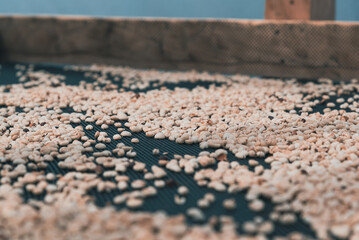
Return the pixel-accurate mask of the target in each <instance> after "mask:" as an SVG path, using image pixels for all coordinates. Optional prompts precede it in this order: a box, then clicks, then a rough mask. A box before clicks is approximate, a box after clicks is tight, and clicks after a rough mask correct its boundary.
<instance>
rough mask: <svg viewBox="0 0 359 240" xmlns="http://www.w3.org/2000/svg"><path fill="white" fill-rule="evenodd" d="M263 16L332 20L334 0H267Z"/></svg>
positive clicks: (268, 17) (333, 16)
mask: <svg viewBox="0 0 359 240" xmlns="http://www.w3.org/2000/svg"><path fill="white" fill-rule="evenodd" d="M265 18H266V19H278V20H285V19H294V20H334V19H335V0H267V1H266V11H265Z"/></svg>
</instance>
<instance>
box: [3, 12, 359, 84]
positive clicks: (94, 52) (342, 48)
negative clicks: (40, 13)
mask: <svg viewBox="0 0 359 240" xmlns="http://www.w3.org/2000/svg"><path fill="white" fill-rule="evenodd" d="M0 54H1V55H0V56H1V58H2V60H3V61H20V62H56V63H75V64H79V63H80V64H91V63H105V64H116V65H117V64H118V65H127V66H132V67H141V68H159V69H174V70H189V69H196V70H206V71H211V72H224V73H243V74H251V75H259V76H273V77H296V78H309V79H313V78H319V77H328V78H332V79H341V80H348V79H352V78H358V77H359V23H340V22H301V21H262V20H261V21H248V20H179V19H124V18H89V17H25V16H2V17H0Z"/></svg>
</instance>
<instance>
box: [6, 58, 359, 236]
mask: <svg viewBox="0 0 359 240" xmlns="http://www.w3.org/2000/svg"><path fill="white" fill-rule="evenodd" d="M34 70H35V71H36V70H44V71H47V72H50V73H54V74H61V75H64V76H66V79H65V82H66V83H67V84H70V85H76V84H78V83H79V81H80V80H87V81H92V79H90V78H88V77H85V76H84V72H81V71H72V70H66V71H65V70H64V68H63V65H54V64H52V65H48V64H36V65H35V67H34ZM16 72H17V70H16V69H15V68H14V64H10V63H4V64H2V68H1V69H0V84H2V85H4V84H5V85H7V84H14V83H18V77H16ZM108 78H109V79H110V78H111V76H108ZM118 84H119V85H120V84H121V82H119V83H118ZM209 84H210V83H208V82H197V83H189V82H183V83H180V84H169V85H167V87H168V88H174V87H175V86H180V87H185V88H193V87H195V86H198V85H202V86H205V87H208V86H209ZM151 88H153V87H151ZM151 88H149V89H151ZM147 90H148V89H146V90H141V91H147ZM137 91H140V90H137ZM353 94H354V92H349V93H348V92H347V93H343V95H342V96H340V97H345V98H347V97H349V96H352V95H353ZM337 97H339V96H337ZM333 98H335V97H332V99H331V100H333ZM1 107H6V106H0V108H1ZM324 107H325V103H321V104H318V105H317V106H315V107H313V111H314V112H322V111H323V109H324ZM337 107H339V106H337ZM17 111H21V109H19V108H17ZM67 111H69V112H71V111H72V109H70V108H69V109H67ZM347 111H350V110H349V109H347ZM122 123H124V122H122ZM81 124H83V126H86V125H87V123H86V124H85V123H81ZM74 126H76V125H74ZM93 126H94V130H95V131H86V135H87V136H88V137H89V138H90V139H95V138H94V133H95V132H96V130H99V131H103V130H101V129H100V128H99V127H98V126H97V125H95V124H93ZM125 128H126V127H125ZM126 129H127V128H126ZM106 131H107V132H108V134H109V136H110V137H112V136H113V135H114V134H116V133H117V132H116V128H115V127H114V126H110V128H109V129H107V130H106ZM132 137H136V138H138V139H139V140H140V142H139V143H137V144H133V143H131V139H130V138H122V139H121V140H117V141H112V142H111V143H109V144H107V147H108V150H112V149H114V148H115V146H116V144H117V143H119V142H123V143H125V144H126V145H127V146H132V147H133V148H134V150H135V151H136V152H137V156H136V157H135V159H136V160H138V161H145V162H146V164H147V167H150V166H151V165H153V164H157V163H158V156H154V155H153V154H152V150H153V149H154V148H158V149H160V151H161V153H164V152H168V153H169V154H168V157H169V158H172V157H173V154H180V155H184V154H192V155H197V154H198V153H199V152H201V151H202V150H201V149H200V148H199V146H198V145H197V144H192V145H183V144H177V143H175V142H172V141H170V140H166V139H165V140H155V139H153V138H148V137H146V136H145V134H144V133H143V132H140V133H133V136H132ZM95 151H96V150H95ZM209 151H214V149H210V150H209ZM91 154H92V153H89V155H91ZM228 159H229V161H235V160H236V158H235V157H234V155H233V154H232V153H229V155H228ZM248 159H249V158H248ZM248 159H245V160H241V164H246V165H248ZM251 159H253V158H251ZM258 160H261V161H259V162H260V163H261V164H263V166H264V167H265V168H268V167H269V165H268V164H266V163H265V162H264V161H263V159H258ZM248 166H249V165H248ZM250 169H253V167H250ZM66 171H67V170H63V169H60V168H58V166H57V162H56V161H55V162H51V163H50V164H49V166H48V168H47V169H46V172H53V173H56V174H65V173H66ZM126 174H128V176H129V177H130V178H131V179H136V178H142V173H138V172H135V171H133V170H129V171H127V172H126ZM168 179H174V180H175V182H177V183H178V184H180V185H185V186H187V187H188V188H189V190H190V194H189V196H188V198H187V201H186V203H185V204H184V205H180V206H179V205H176V204H175V203H174V200H173V199H174V195H175V193H176V191H177V188H176V187H174V186H171V185H169V186H166V187H165V188H163V189H158V195H157V196H155V197H153V198H149V199H147V200H146V201H145V204H144V206H143V207H142V208H140V209H139V211H158V210H162V211H165V212H167V213H168V214H170V215H173V214H178V213H185V211H186V209H188V208H189V207H195V206H196V205H197V200H198V199H200V198H202V197H203V195H204V194H205V193H207V192H212V193H214V194H215V195H216V201H215V203H214V204H213V205H212V206H211V207H210V208H208V209H205V210H204V213H205V215H206V217H207V219H208V218H209V217H210V216H219V215H228V216H233V217H234V219H235V221H236V222H238V223H243V222H245V221H248V220H253V219H255V218H256V217H258V216H260V217H262V218H263V219H268V218H269V214H270V213H271V211H272V209H273V204H271V202H270V201H269V200H268V199H264V200H265V202H266V204H265V206H266V207H265V209H264V210H263V211H261V212H260V213H255V212H252V211H251V210H250V209H249V208H248V201H247V200H246V199H245V192H241V193H237V194H235V195H230V194H228V193H221V192H215V191H214V190H211V189H208V188H206V187H199V186H198V185H197V183H196V182H195V181H194V180H193V177H192V176H189V175H187V174H185V173H173V172H168V176H167V180H168ZM148 183H149V184H150V185H151V184H152V183H151V182H148ZM117 193H118V192H117V190H116V191H112V192H104V193H98V192H97V191H96V190H92V191H91V193H90V195H91V196H92V197H93V198H94V201H95V203H96V204H97V205H99V206H105V205H108V204H114V203H113V198H114V196H116V194H117ZM23 197H24V200H25V201H28V200H29V199H38V200H42V199H43V198H44V195H41V196H35V195H32V194H30V193H28V192H26V191H25V194H24V196H23ZM229 197H235V199H236V203H237V206H238V207H237V209H236V210H235V211H227V210H225V209H224V208H223V207H222V201H223V200H224V199H226V198H229ZM116 207H117V208H118V209H121V208H123V206H122V205H121V206H119V205H118V206H116ZM298 219H299V220H298V221H297V222H296V223H295V224H292V225H283V224H281V223H278V222H276V223H275V231H274V232H273V233H272V234H271V235H270V236H269V237H271V236H274V235H275V236H278V235H287V234H289V233H291V232H294V231H297V232H301V233H303V234H305V235H307V236H312V237H315V234H314V233H313V231H312V230H311V228H310V226H309V225H308V224H306V223H305V222H304V221H303V220H301V218H300V216H299V215H298ZM188 222H189V223H190V224H195V223H194V222H192V221H191V220H190V219H188ZM241 226H242V225H241ZM239 231H240V232H243V230H242V229H239Z"/></svg>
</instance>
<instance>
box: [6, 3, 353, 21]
mask: <svg viewBox="0 0 359 240" xmlns="http://www.w3.org/2000/svg"><path fill="white" fill-rule="evenodd" d="M264 5H265V0H250V1H249V0H181V1H173V0H102V1H100V0H75V1H74V0H51V1H49V0H1V1H0V14H1V13H3V14H4V13H16V14H75V15H90V16H124V17H136V16H148V17H183V18H203V17H206V18H242V19H262V18H263V16H264ZM336 16H337V20H345V21H359V1H358V0H337V8H336Z"/></svg>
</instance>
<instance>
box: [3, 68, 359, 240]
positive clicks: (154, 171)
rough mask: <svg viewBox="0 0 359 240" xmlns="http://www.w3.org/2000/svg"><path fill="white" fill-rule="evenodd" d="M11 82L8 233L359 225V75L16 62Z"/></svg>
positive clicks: (198, 232)
mask: <svg viewBox="0 0 359 240" xmlns="http://www.w3.org/2000/svg"><path fill="white" fill-rule="evenodd" d="M0 83H1V87H0V118H1V122H2V123H1V135H0V138H1V140H0V160H1V170H2V171H1V188H0V194H1V200H0V211H1V213H2V214H1V218H2V219H1V221H7V222H8V225H4V226H6V227H4V229H5V228H6V229H7V230H6V231H4V233H3V235H4V237H5V238H10V239H15V238H21V237H24V236H27V237H30V238H31V237H32V238H39V237H43V238H46V237H47V238H48V237H51V238H53V239H55V238H65V237H68V238H71V237H73V238H81V237H82V238H83V237H86V238H87V239H91V238H92V239H96V238H97V239H98V237H99V236H101V237H102V238H104V239H107V238H108V239H113V238H123V239H136V238H137V239H143V238H144V237H148V238H150V237H152V238H158V237H163V238H165V237H166V238H167V239H168V238H174V239H176V238H178V239H180V238H184V237H195V238H196V239H200V238H213V239H216V238H219V237H224V238H226V239H230V238H233V239H236V238H243V239H251V238H253V239H266V238H269V239H272V238H273V239H274V238H277V239H282V238H284V239H287V238H289V239H310V238H323V239H325V238H341V239H346V238H350V237H351V238H352V239H355V237H357V236H358V221H357V220H356V219H357V216H358V213H359V210H358V206H356V204H355V202H357V197H358V194H356V193H357V191H358V190H357V187H356V186H357V184H358V181H359V180H358V165H359V160H358V149H357V148H358V147H359V146H358V143H359V136H358V134H357V132H358V120H359V119H358V112H359V110H358V109H359V108H358V106H359V100H358V99H359V95H358V88H359V85H358V83H357V81H356V80H353V81H349V82H332V81H331V80H329V79H319V80H316V81H298V80H295V79H291V80H290V79H286V80H280V79H260V78H255V77H248V76H241V75H221V74H210V73H198V72H194V71H191V72H168V71H167V72H165V71H156V70H139V69H132V68H126V67H116V66H101V65H92V66H76V65H66V66H64V65H56V64H30V65H29V64H13V63H3V64H2V65H1V70H0ZM201 132H202V133H203V134H202V133H201ZM154 166H157V167H154ZM7 209H8V210H7ZM128 209H130V210H131V211H130V212H129V211H128ZM159 211H160V212H161V213H159ZM162 212H164V214H163V213H162ZM149 213H151V214H149ZM338 213H341V214H342V216H337V215H338ZM15 215H16V216H15ZM130 219H131V220H130ZM11 223H16V224H20V225H21V226H23V227H22V228H21V229H22V230H20V231H17V230H16V229H17V228H14V227H13V226H12V227H11ZM88 225H91V226H88ZM17 227H18V226H17ZM70 236H71V237H70ZM119 236H120V237H119Z"/></svg>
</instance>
